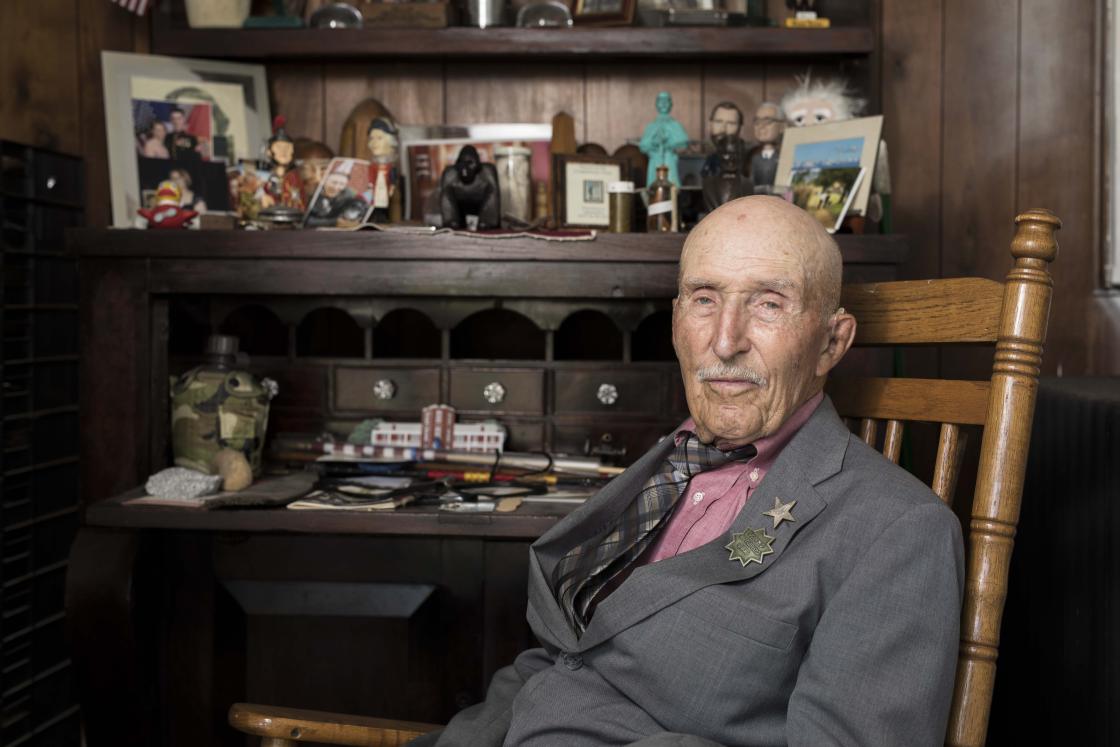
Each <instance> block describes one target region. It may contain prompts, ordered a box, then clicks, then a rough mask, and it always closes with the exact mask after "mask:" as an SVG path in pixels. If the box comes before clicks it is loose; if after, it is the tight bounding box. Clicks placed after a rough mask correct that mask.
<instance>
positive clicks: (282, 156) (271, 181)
mask: <svg viewBox="0 0 1120 747" xmlns="http://www.w3.org/2000/svg"><path fill="white" fill-rule="evenodd" d="M284 122H285V120H284V118H283V117H281V116H277V117H276V119H274V120H273V121H272V137H271V138H269V140H268V150H267V154H268V161H269V163H268V166H269V172H270V173H269V176H268V179H267V180H266V181H265V182H264V184H263V185H262V186H261V195H260V204H261V207H263V208H273V207H285V208H293V209H295V210H298V211H302V210H303V207H304V205H303V189H302V184H301V183H300V178H299V172H298V171H297V170H296V169H295V168H294V161H295V143H294V142H293V141H292V138H291V137H289V136H288V133H287V132H286V131H285V130H284Z"/></svg>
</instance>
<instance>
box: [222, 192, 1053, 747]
mask: <svg viewBox="0 0 1120 747" xmlns="http://www.w3.org/2000/svg"><path fill="white" fill-rule="evenodd" d="M1015 223H1016V224H1017V230H1016V233H1015V237H1014V239H1013V240H1012V242H1011V255H1012V256H1013V257H1014V262H1015V264H1014V267H1013V268H1012V269H1011V272H1009V273H1008V275H1007V280H1006V281H1005V282H1003V283H999V282H996V281H994V280H987V279H983V278H954V279H944V280H921V281H906V282H893V283H874V284H869V285H851V286H846V287H845V288H844V292H843V301H842V302H843V305H844V306H845V308H847V309H848V310H849V311H850V312H852V313H853V314H854V315H855V316H856V319H857V320H858V323H859V327H858V332H857V337H856V343H855V344H856V345H866V346H902V345H941V344H953V343H987V344H994V346H995V356H994V361H993V365H992V375H991V379H990V380H989V381H954V380H942V379H883V378H862V379H837V380H834V381H832V382H830V386H829V388H828V391H829V394H830V396H831V397H832V399H833V402H834V403H835V405H836V408H837V410H838V411H839V412H840V414H841V415H843V416H845V417H847V418H854V419H857V420H858V421H859V423H860V426H859V428H860V435H861V437H862V438H863V439H864V440H865V441H867V442H868V443H871V444H876V443H878V429H879V426H880V424H882V423H884V422H885V424H886V428H885V431H884V433H883V439H882V444H883V445H882V450H883V453H884V455H885V456H886V457H887V458H888V459H890V460H891V461H893V462H896V463H897V462H898V459H899V455H900V452H901V446H902V435H903V430H904V427H905V426H904V424H905V422H907V421H922V422H932V423H939V424H940V427H941V432H940V439H939V444H938V448H937V456H936V462H935V469H934V474H933V480H932V484H931V488H932V489H933V492H935V493H936V494H937V495H938V496H940V497H941V499H942V500H944V501H945V502H946V503H951V502H952V499H953V493H954V491H955V489H956V485H957V481H958V477H959V474H960V469H961V456H962V453H963V451H964V439H963V438H962V432H961V427H962V426H969V425H978V426H983V440H982V442H981V447H980V461H979V466H978V471H977V475H976V491H975V494H974V496H973V500H972V512H971V513H972V520H971V526H970V528H969V529H970V531H969V532H967V535H968V547H967V553H968V571H967V582H966V589H965V601H964V609H963V611H962V622H961V647H960V658H959V660H958V664H957V677H956V691H955V693H954V696H953V706H952V711H951V713H950V719H949V729H948V733H947V735H946V743H947V744H950V745H962V746H968V747H973V746H978V745H982V744H984V741H985V737H986V734H987V730H988V712H989V709H990V706H991V700H992V690H993V687H994V685H995V673H996V656H997V654H998V649H999V630H1000V622H1001V619H1002V616H1003V605H1004V600H1005V598H1006V595H1007V576H1008V568H1009V565H1010V562H1011V549H1012V545H1013V538H1014V536H1015V527H1016V525H1017V523H1018V520H1019V506H1020V501H1021V498H1022V494H1023V476H1024V473H1025V469H1026V458H1027V447H1028V445H1029V442H1030V433H1031V420H1032V417H1033V414H1034V402H1035V394H1036V391H1037V387H1038V375H1039V366H1040V364H1041V361H1042V344H1043V342H1044V341H1045V339H1046V324H1047V319H1048V317H1049V314H1050V298H1051V294H1052V289H1053V282H1052V280H1051V277H1050V272H1049V269H1048V266H1049V264H1050V263H1051V262H1053V261H1054V259H1055V257H1056V256H1057V251H1058V245H1057V242H1056V240H1055V236H1054V233H1055V231H1056V230H1057V229H1058V228H1060V227H1061V222H1060V221H1059V220H1058V219H1057V217H1055V216H1054V215H1053V214H1052V213H1050V212H1048V211H1046V210H1029V211H1027V212H1025V213H1022V214H1021V215H1019V216H1018V217H1017V218H1016V219H1015ZM229 720H230V723H231V724H232V725H233V726H234V727H236V728H238V729H240V730H241V731H244V732H246V733H249V734H257V735H260V736H261V737H264V739H263V740H262V744H263V745H265V747H282V746H286V745H292V744H294V743H296V742H300V741H314V742H327V743H331V744H342V745H386V746H387V745H399V744H405V743H407V742H408V741H409V740H410V739H413V738H414V737H416V736H418V735H420V734H423V733H426V732H429V731H432V730H434V729H437V728H439V727H438V726H435V725H432V724H418V723H411V722H397V721H386V720H382V719H370V718H360V717H350V716H339V715H336V714H329V713H319V712H314V711H297V710H293V709H283V708H272V707H265V706H255V705H246V704H241V703H239V704H236V705H234V706H233V707H232V708H231V709H230V716H229Z"/></svg>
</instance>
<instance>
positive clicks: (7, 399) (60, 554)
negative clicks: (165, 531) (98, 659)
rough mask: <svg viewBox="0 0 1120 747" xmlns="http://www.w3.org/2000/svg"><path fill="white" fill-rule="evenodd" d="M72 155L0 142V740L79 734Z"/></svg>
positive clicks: (76, 208)
mask: <svg viewBox="0 0 1120 747" xmlns="http://www.w3.org/2000/svg"><path fill="white" fill-rule="evenodd" d="M83 193H84V188H83V184H82V165H81V162H80V161H79V160H78V159H75V158H71V157H69V156H65V155H62V154H58V153H52V152H49V151H44V150H40V149H36V148H30V147H27V146H23V145H19V144H16V143H10V142H5V141H0V220H2V231H0V266H2V272H0V277H2V279H3V282H2V284H0V329H2V339H3V344H2V350H0V387H2V394H3V396H2V397H0V444H2V448H0V745H4V746H5V747H7V746H11V747H14V746H15V745H36V746H38V745H67V746H69V745H75V744H79V742H80V716H79V713H78V704H77V691H76V689H75V683H74V675H73V672H72V666H71V662H70V652H69V648H68V646H67V643H66V636H65V620H64V605H63V591H64V588H65V579H66V568H67V555H68V553H69V550H70V544H71V542H72V541H73V539H74V535H75V532H76V531H77V528H78V523H79V518H80V514H81V496H80V492H79V478H78V274H77V263H76V262H75V260H74V259H73V258H72V257H70V256H69V255H68V254H66V253H65V251H64V247H63V239H62V235H63V230H64V229H65V228H68V227H73V226H79V225H81V224H82V219H83V215H82V205H81V203H82V195H83Z"/></svg>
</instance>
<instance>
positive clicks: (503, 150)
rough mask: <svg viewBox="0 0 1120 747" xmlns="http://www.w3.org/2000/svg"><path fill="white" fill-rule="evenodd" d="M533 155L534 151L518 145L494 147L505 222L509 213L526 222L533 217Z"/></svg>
mask: <svg viewBox="0 0 1120 747" xmlns="http://www.w3.org/2000/svg"><path fill="white" fill-rule="evenodd" d="M531 155H532V151H530V150H529V149H528V148H525V147H522V146H518V145H507V146H504V147H497V148H494V165H495V166H496V167H497V169H498V189H499V190H500V191H501V205H502V217H503V221H502V222H503V223H504V222H505V220H504V217H505V216H507V215H509V216H512V217H514V218H517V219H518V220H519V221H522V222H524V223H528V222H530V221H531V220H532V219H533V215H532V205H533V202H532V196H533V193H532V186H533V181H532V175H531V174H530V171H529V158H530V156H531Z"/></svg>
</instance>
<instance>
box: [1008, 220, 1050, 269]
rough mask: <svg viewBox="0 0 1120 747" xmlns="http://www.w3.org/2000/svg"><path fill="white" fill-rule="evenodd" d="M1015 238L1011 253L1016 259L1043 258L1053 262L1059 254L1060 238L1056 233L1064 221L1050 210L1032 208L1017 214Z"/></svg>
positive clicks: (1012, 242) (1045, 260)
mask: <svg viewBox="0 0 1120 747" xmlns="http://www.w3.org/2000/svg"><path fill="white" fill-rule="evenodd" d="M1015 225H1016V226H1017V228H1016V229H1015V238H1014V239H1012V241H1011V254H1012V256H1014V257H1015V259H1041V260H1043V261H1044V262H1053V261H1054V259H1055V258H1057V256H1058V240H1057V238H1055V236H1054V233H1055V232H1056V231H1057V230H1058V229H1059V228H1061V227H1062V221H1061V220H1059V219H1058V216H1056V215H1054V214H1053V213H1051V212H1050V211H1049V210H1045V209H1042V208H1031V209H1030V210H1027V211H1025V212H1022V213H1019V214H1018V215H1017V216H1015Z"/></svg>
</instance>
